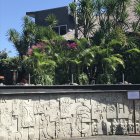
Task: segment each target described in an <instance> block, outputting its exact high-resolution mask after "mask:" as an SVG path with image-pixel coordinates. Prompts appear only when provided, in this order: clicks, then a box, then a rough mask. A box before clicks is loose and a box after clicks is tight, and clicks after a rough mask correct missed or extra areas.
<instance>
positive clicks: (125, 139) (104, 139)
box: [62, 136, 140, 140]
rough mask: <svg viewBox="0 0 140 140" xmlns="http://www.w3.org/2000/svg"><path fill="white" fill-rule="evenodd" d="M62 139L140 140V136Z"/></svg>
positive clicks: (73, 139)
mask: <svg viewBox="0 0 140 140" xmlns="http://www.w3.org/2000/svg"><path fill="white" fill-rule="evenodd" d="M62 140H140V136H93V137H88V138H69V139H62Z"/></svg>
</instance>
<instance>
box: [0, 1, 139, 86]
mask: <svg viewBox="0 0 140 140" xmlns="http://www.w3.org/2000/svg"><path fill="white" fill-rule="evenodd" d="M128 5H129V0H97V1H92V0H78V3H71V4H70V9H71V14H72V15H73V16H74V17H75V18H77V19H78V23H77V24H78V29H79V31H81V33H82V34H83V36H84V38H80V39H75V40H70V41H67V40H65V39H64V38H63V37H61V36H59V35H57V34H56V33H55V32H54V31H53V27H55V26H56V25H57V23H58V21H57V19H56V17H55V16H54V15H49V16H48V17H47V18H46V22H48V24H49V26H48V27H39V26H37V25H35V24H34V23H33V21H32V20H31V19H30V18H28V17H25V18H24V23H23V29H22V33H19V32H17V31H16V30H15V29H10V30H9V31H8V35H9V40H10V41H12V42H13V44H14V46H15V48H16V49H17V51H18V52H19V55H20V56H22V59H19V58H7V57H6V55H5V54H3V53H1V54H0V58H1V61H0V65H1V70H2V69H3V68H4V69H5V68H6V69H18V71H22V70H23V69H24V70H25V73H26V74H29V73H30V74H31V83H34V84H42V85H52V84H68V83H71V82H72V76H73V79H74V83H78V84H80V85H84V84H85V85H87V84H92V83H93V80H95V83H97V84H112V83H117V82H121V80H122V77H121V76H122V73H123V74H124V75H125V80H126V81H128V82H130V83H140V76H139V75H138V73H139V70H140V59H139V57H140V32H139V31H140V26H139V23H140V1H139V0H138V1H137V4H136V7H135V13H136V16H137V21H136V22H134V23H133V25H132V27H133V30H131V31H130V30H128V29H129V28H128V27H130V26H131V25H129V23H128V21H127V17H128V13H127V10H126V9H127V6H128ZM76 16H77V17H76ZM97 19H98V20H97ZM95 28H96V29H95ZM24 55H25V56H24ZM23 56H24V57H23ZM5 57H6V58H5Z"/></svg>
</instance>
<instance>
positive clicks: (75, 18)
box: [74, 0, 78, 39]
mask: <svg viewBox="0 0 140 140" xmlns="http://www.w3.org/2000/svg"><path fill="white" fill-rule="evenodd" d="M74 3H75V5H76V9H75V13H74V28H75V39H76V38H78V19H77V0H74Z"/></svg>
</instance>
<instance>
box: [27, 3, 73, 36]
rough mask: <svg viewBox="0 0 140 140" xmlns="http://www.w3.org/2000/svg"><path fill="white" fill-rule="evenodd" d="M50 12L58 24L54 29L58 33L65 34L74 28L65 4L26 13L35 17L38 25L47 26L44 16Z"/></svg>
mask: <svg viewBox="0 0 140 140" xmlns="http://www.w3.org/2000/svg"><path fill="white" fill-rule="evenodd" d="M50 14H54V15H55V16H56V19H57V20H58V24H57V26H56V27H55V28H54V30H55V31H56V32H57V33H58V34H59V35H65V34H66V33H67V32H69V31H70V30H73V29H74V18H73V17H72V16H71V15H70V12H69V8H68V7H67V6H64V7H59V8H53V9H47V10H42V11H35V12H27V13H26V15H28V16H30V17H33V18H35V23H36V24H37V25H40V26H48V23H47V22H46V21H45V18H46V17H48V15H50Z"/></svg>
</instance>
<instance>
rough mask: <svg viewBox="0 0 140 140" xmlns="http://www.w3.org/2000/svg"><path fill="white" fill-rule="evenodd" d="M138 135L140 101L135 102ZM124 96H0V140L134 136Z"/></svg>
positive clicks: (129, 104) (128, 103)
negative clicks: (130, 134) (101, 135)
mask: <svg viewBox="0 0 140 140" xmlns="http://www.w3.org/2000/svg"><path fill="white" fill-rule="evenodd" d="M135 107H136V131H137V133H140V100H137V101H136V106H135ZM133 118H134V116H133V102H132V100H128V99H127V92H125V91H124V92H119V91H115V92H111V91H108V92H96V91H94V92H90V93H82V92H81V93H80V92H78V93H76V92H74V91H73V93H65V94H62V93H57V94H23V95H22V94H21V95H20V94H18V95H5V94H0V140H46V139H55V138H58V139H59V138H60V139H61V138H69V137H88V136H93V135H98V134H103V135H116V134H124V135H125V134H128V133H134V123H133Z"/></svg>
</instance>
